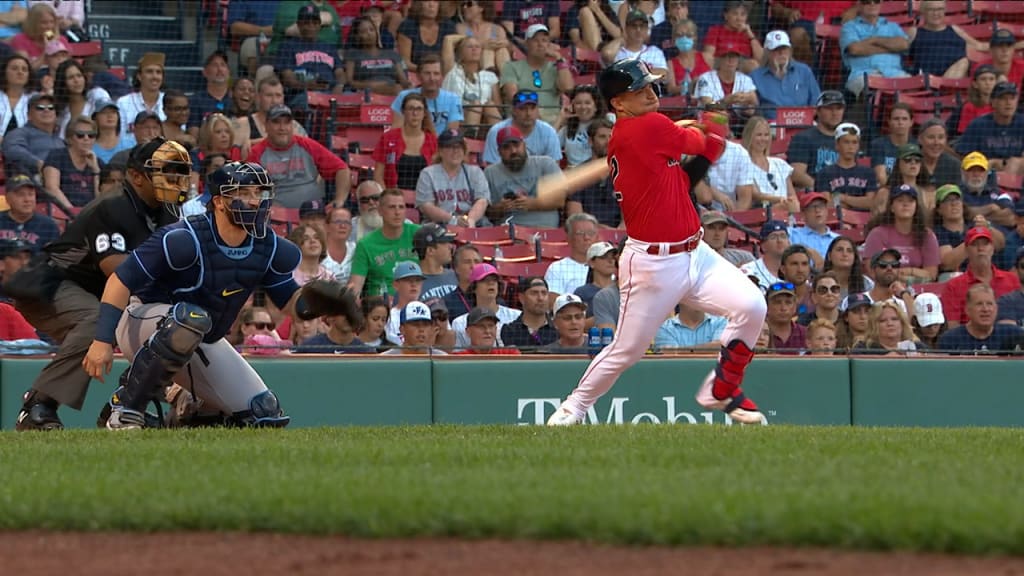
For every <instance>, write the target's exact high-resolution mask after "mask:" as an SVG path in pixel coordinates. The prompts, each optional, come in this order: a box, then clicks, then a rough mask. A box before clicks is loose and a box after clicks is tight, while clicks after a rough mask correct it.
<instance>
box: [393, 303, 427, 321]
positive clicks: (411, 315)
mask: <svg viewBox="0 0 1024 576" xmlns="http://www.w3.org/2000/svg"><path fill="white" fill-rule="evenodd" d="M420 321H423V322H433V321H434V319H433V318H432V317H431V315H430V308H428V307H427V305H426V304H424V303H423V302H420V301H418V300H416V301H413V302H409V303H408V304H406V305H405V308H402V312H401V314H399V316H398V323H399V324H405V323H406V322H420Z"/></svg>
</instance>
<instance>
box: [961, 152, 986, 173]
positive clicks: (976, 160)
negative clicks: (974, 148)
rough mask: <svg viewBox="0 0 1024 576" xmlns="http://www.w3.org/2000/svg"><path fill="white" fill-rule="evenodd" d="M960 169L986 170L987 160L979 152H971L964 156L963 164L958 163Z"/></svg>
mask: <svg viewBox="0 0 1024 576" xmlns="http://www.w3.org/2000/svg"><path fill="white" fill-rule="evenodd" d="M960 168H962V169H963V170H970V169H971V168H984V169H985V170H988V158H986V157H985V155H984V154H982V153H981V152H971V153H970V154H968V155H967V156H964V159H963V162H961V163H960Z"/></svg>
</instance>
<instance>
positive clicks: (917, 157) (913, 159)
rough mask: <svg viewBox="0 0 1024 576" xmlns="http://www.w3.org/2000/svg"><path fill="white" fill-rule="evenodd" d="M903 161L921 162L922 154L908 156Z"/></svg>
mask: <svg viewBox="0 0 1024 576" xmlns="http://www.w3.org/2000/svg"><path fill="white" fill-rule="evenodd" d="M903 161H904V162H906V163H907V164H920V163H921V157H920V156H910V157H908V158H904V159H903Z"/></svg>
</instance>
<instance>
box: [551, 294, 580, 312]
mask: <svg viewBox="0 0 1024 576" xmlns="http://www.w3.org/2000/svg"><path fill="white" fill-rule="evenodd" d="M574 305H575V306H579V307H580V308H582V309H584V310H586V309H587V305H586V304H584V303H583V300H582V299H581V298H580V297H579V296H577V295H575V294H562V295H561V296H559V297H558V298H555V305H554V307H553V308H552V313H554V314H558V313H559V312H560V311H561V310H562V308H565V307H566V306H574Z"/></svg>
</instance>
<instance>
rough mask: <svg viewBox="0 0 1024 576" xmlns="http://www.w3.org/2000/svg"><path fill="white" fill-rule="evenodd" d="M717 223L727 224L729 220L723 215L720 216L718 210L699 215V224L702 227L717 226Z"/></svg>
mask: <svg viewBox="0 0 1024 576" xmlns="http://www.w3.org/2000/svg"><path fill="white" fill-rule="evenodd" d="M719 222H721V223H723V224H728V223H729V219H728V218H726V217H725V214H722V213H721V212H719V211H718V210H708V211H706V212H704V213H703V214H701V215H700V223H701V224H702V225H704V226H708V225H710V224H717V223H719Z"/></svg>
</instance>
